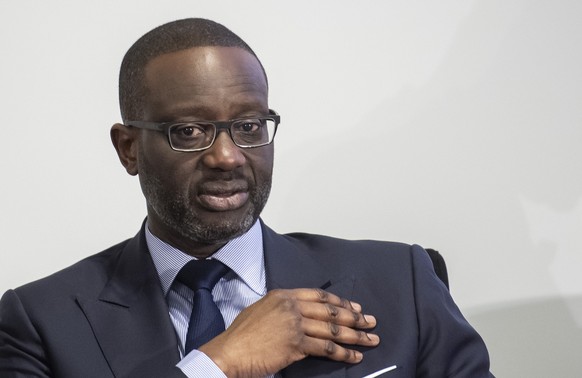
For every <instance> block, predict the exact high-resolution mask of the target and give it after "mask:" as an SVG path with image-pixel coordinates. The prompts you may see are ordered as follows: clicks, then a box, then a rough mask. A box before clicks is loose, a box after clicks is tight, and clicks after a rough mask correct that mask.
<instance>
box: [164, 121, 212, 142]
mask: <svg viewBox="0 0 582 378" xmlns="http://www.w3.org/2000/svg"><path fill="white" fill-rule="evenodd" d="M170 132H171V134H172V135H173V136H175V137H178V138H198V137H201V136H203V135H204V134H205V130H204V128H203V127H201V126H200V125H196V124H193V123H178V124H175V125H173V126H172V128H171V130H170Z"/></svg>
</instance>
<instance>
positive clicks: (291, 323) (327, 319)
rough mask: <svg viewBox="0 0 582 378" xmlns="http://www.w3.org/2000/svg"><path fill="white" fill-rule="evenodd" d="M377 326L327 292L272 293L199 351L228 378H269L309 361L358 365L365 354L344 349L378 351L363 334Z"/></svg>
mask: <svg viewBox="0 0 582 378" xmlns="http://www.w3.org/2000/svg"><path fill="white" fill-rule="evenodd" d="M375 326H376V319H375V318H374V317H373V316H371V315H365V314H363V313H362V308H361V306H360V305H359V304H357V303H354V302H350V301H348V300H347V299H343V298H340V297H338V296H336V295H334V294H331V293H329V292H326V291H324V290H321V289H292V290H273V291H270V292H269V293H267V295H265V296H264V297H263V298H262V299H260V300H259V301H257V302H256V303H254V304H253V305H251V306H249V307H248V308H246V309H245V310H244V311H242V312H241V313H240V314H239V315H238V316H237V318H236V319H235V320H234V322H233V323H232V324H231V326H230V327H228V329H227V330H226V331H224V332H223V333H222V334H220V335H218V336H217V337H215V338H214V339H213V340H211V341H209V342H208V343H206V344H204V345H203V346H201V347H200V348H199V350H200V351H202V352H203V353H205V354H206V355H207V356H208V357H210V358H211V359H212V360H213V361H214V363H216V364H217V366H218V367H219V368H220V369H221V370H222V371H223V372H224V373H225V374H226V376H227V377H229V378H230V377H234V378H243V377H245V378H246V377H264V376H266V375H269V374H274V373H276V372H278V371H280V370H281V369H283V368H285V367H287V366H289V365H290V364H292V363H293V362H295V361H299V360H301V359H303V358H305V357H307V356H318V357H326V358H329V359H331V360H335V361H344V362H347V363H358V362H360V361H361V360H362V354H361V353H360V352H358V351H356V350H353V349H349V348H346V347H343V346H341V345H339V344H340V343H341V344H344V345H363V346H376V345H378V343H379V342H380V339H379V337H378V336H377V335H375V334H372V333H367V332H365V331H363V330H366V329H371V328H374V327H375Z"/></svg>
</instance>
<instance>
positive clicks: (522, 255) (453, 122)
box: [0, 0, 582, 377]
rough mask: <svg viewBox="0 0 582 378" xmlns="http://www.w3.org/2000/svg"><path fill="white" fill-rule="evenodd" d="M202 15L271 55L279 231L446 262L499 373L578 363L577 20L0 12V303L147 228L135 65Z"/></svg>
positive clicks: (195, 8) (455, 6)
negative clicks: (123, 70) (132, 119)
mask: <svg viewBox="0 0 582 378" xmlns="http://www.w3.org/2000/svg"><path fill="white" fill-rule="evenodd" d="M188 16H200V17H207V18H211V19H214V20H217V21H219V22H222V23H224V24H225V25H227V26H228V27H230V28H231V29H233V30H234V31H235V32H236V33H238V34H239V35H240V36H241V37H243V38H244V39H245V40H247V42H249V44H250V45H251V46H252V47H253V48H254V49H255V51H256V52H257V54H258V55H259V56H260V57H261V59H262V61H263V64H264V65H265V67H266V69H267V72H268V74H269V78H270V88H271V96H270V105H271V107H272V108H274V109H276V110H277V111H278V112H279V113H280V114H281V115H282V125H281V128H280V133H279V134H278V139H277V142H276V166H275V178H274V189H273V192H272V195H271V200H270V202H269V204H268V206H267V209H266V210H265V212H264V214H263V218H264V219H265V221H266V222H267V223H268V224H269V225H271V226H272V227H274V228H275V229H276V230H278V231H280V232H288V231H308V232H315V233H323V234H330V235H335V236H342V237H345V238H373V239H383V240H398V241H404V242H409V243H419V244H421V245H424V246H426V247H432V248H436V249H439V250H440V251H441V252H442V253H443V255H444V256H445V257H446V260H447V263H448V265H449V270H450V279H451V290H452V294H453V297H454V298H455V299H456V301H457V303H458V304H459V306H460V307H461V309H462V310H463V312H464V313H465V314H466V316H467V317H468V318H469V320H470V321H471V322H472V324H474V326H475V327H476V328H477V329H478V331H479V332H480V333H481V334H482V335H483V337H484V338H485V340H486V342H487V344H488V346H489V349H490V352H491V357H492V368H493V371H494V372H495V373H496V374H497V375H498V376H500V377H550V376H551V377H575V376H579V375H580V370H581V368H582V359H580V358H579V356H580V353H581V351H582V331H581V327H582V299H581V298H582V297H581V295H582V276H581V275H580V273H579V272H580V270H581V268H582V254H581V253H580V252H581V249H582V235H581V232H580V230H581V229H582V178H581V175H580V172H581V168H582V151H581V149H580V145H581V142H582V127H581V126H582V125H581V123H582V122H581V121H582V110H581V104H582V102H581V100H582V90H581V89H580V88H581V85H582V74H581V73H580V67H582V48H581V46H582V40H581V39H582V23H581V22H580V19H582V3H581V2H578V1H549V0H547V1H525V0H521V1H520V0H509V1H508V0H504V1H500V0H499V1H489V0H487V1H486V0H481V1H478V0H475V1H466V0H458V1H451V0H447V1H439V2H430V1H425V2H419V1H405V0H399V1H362V0H360V1H357V2H356V1H353V2H347V1H332V0H328V1H293V2H285V3H283V2H275V1H253V2H238V1H236V2H235V1H214V2H210V1H165V2H163V3H162V2H151V1H123V2H121V1H115V2H114V1H100V2H79V1H68V2H67V1H59V2H57V1H53V2H50V1H42V2H41V1H6V0H0V49H1V50H0V51H1V57H2V58H1V59H0V83H1V89H0V104H1V105H0V106H1V115H2V130H3V134H2V148H1V149H0V164H2V171H1V172H2V174H3V178H2V185H1V186H0V191H1V192H0V201H1V203H0V208H1V215H0V222H1V223H0V230H1V231H0V244H1V245H2V251H1V252H0V290H1V291H4V290H5V289H8V288H10V287H15V286H18V285H21V284H23V283H25V282H28V281H30V280H33V279H36V278H40V277H42V276H44V275H47V274H49V273H51V272H53V271H56V270H58V269H60V268H62V267H65V266H67V265H69V264H71V263H73V262H75V261H77V260H79V259H81V258H82V257H84V256H87V255H89V254H93V253H95V252H98V251H100V250H102V249H104V248H106V247H108V246H110V245H112V244H114V243H117V242H118V241H120V240H123V239H126V238H128V237H130V236H132V235H133V234H135V232H137V230H138V228H139V226H140V223H141V221H142V219H143V217H144V215H145V206H144V201H143V197H142V195H141V193H140V189H139V185H138V181H137V179H136V178H134V177H130V176H128V175H127V174H126V173H125V171H124V170H123V168H122V167H121V165H120V164H119V162H118V161H117V157H116V155H115V153H114V150H113V148H112V147H111V144H110V141H109V135H108V131H109V127H110V126H111V124H113V123H114V122H117V121H119V119H120V117H119V112H118V107H117V93H116V90H117V82H116V80H117V73H118V67H119V64H120V62H121V58H122V56H123V54H124V53H125V51H126V50H127V48H128V47H129V46H130V45H131V43H133V42H134V41H135V40H136V39H137V38H138V37H139V36H141V35H142V34H143V33H144V32H146V31H147V30H149V29H151V28H152V27H154V26H157V25H159V24H161V23H164V22H167V21H170V20H173V19H177V18H183V17H188Z"/></svg>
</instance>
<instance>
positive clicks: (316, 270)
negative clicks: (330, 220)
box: [262, 224, 355, 378]
mask: <svg viewBox="0 0 582 378" xmlns="http://www.w3.org/2000/svg"><path fill="white" fill-rule="evenodd" d="M262 226H263V244H264V254H265V269H266V274H267V290H273V289H291V288H314V287H317V288H322V289H325V290H326V291H329V292H331V293H334V294H336V295H339V296H340V297H343V298H347V299H350V298H351V297H352V292H353V288H354V281H355V278H354V276H353V275H352V274H350V273H345V274H339V275H337V276H334V275H331V274H330V272H329V271H328V270H327V269H325V266H324V265H323V264H322V263H320V262H319V261H318V260H317V259H315V258H314V254H315V253H317V251H312V250H310V248H308V247H306V246H305V245H303V244H299V243H297V242H296V241H295V240H292V239H290V238H288V237H286V236H284V235H279V234H277V233H275V232H274V231H273V230H271V229H270V228H269V227H267V226H266V225H264V224H262ZM345 369H346V364H344V363H340V362H335V361H331V360H327V359H322V358H312V357H308V358H306V359H304V360H301V361H298V362H296V363H294V364H292V365H290V366H288V367H287V368H285V369H283V370H282V371H281V375H282V376H283V377H285V378H303V377H310V378H311V377H312V378H323V377H326V378H340V377H345V376H346V371H345Z"/></svg>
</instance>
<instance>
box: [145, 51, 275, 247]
mask: <svg viewBox="0 0 582 378" xmlns="http://www.w3.org/2000/svg"><path fill="white" fill-rule="evenodd" d="M145 73H146V83H147V87H148V90H149V95H148V96H147V98H146V99H144V120H146V121H157V122H167V121H224V120H230V119H235V118H244V117H252V116H262V115H267V114H268V101H267V83H266V79H265V77H264V74H263V71H262V69H261V66H260V65H259V63H258V61H257V60H256V58H255V57H253V56H252V55H251V54H249V53H248V52H247V51H245V50H243V49H240V48H236V47H197V48H192V49H188V50H182V51H178V52H174V53H170V54H165V55H161V56H159V57H156V58H154V59H152V60H151V61H150V62H149V63H148V64H147V66H146V70H145ZM139 133H140V135H139V137H138V140H139V143H138V160H137V163H138V165H137V170H138V174H139V177H140V183H141V187H142V191H143V193H144V195H145V197H146V202H147V207H148V222H149V226H150V229H151V231H152V232H153V233H154V234H155V235H156V236H158V237H160V238H161V239H163V240H165V241H167V242H169V243H170V244H172V245H174V246H176V247H178V248H180V249H182V250H184V251H190V252H192V251H193V250H195V248H197V245H200V244H201V245H205V244H211V245H217V244H223V243H225V242H227V241H228V240H230V239H232V238H233V237H236V236H238V235H241V234H242V233H244V232H246V231H247V230H248V229H249V228H250V227H251V226H252V225H253V224H254V222H255V221H256V220H257V218H258V217H259V214H260V213H261V211H262V209H263V207H264V206H265V203H266V201H267V198H268V196H269V191H270V188H271V174H272V169H273V145H268V146H264V147H257V148H250V149H241V148H239V147H237V146H236V145H235V144H234V143H233V141H232V139H231V138H230V136H229V135H228V133H227V132H225V131H222V132H220V133H219V134H218V135H217V137H216V140H215V142H214V144H213V145H212V147H210V148H209V149H207V150H204V151H199V152H177V151H173V150H172V149H171V147H170V146H169V144H168V140H167V137H166V135H165V134H163V133H160V132H156V131H150V130H139Z"/></svg>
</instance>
